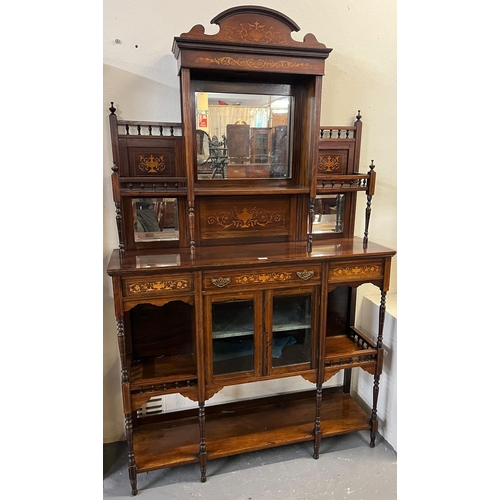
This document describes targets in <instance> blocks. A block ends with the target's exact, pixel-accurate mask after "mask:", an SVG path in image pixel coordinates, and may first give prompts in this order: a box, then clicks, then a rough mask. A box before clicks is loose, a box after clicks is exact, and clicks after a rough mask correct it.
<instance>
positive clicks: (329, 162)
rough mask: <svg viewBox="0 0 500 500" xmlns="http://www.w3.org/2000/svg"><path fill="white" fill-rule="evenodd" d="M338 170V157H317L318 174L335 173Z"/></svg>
mask: <svg viewBox="0 0 500 500" xmlns="http://www.w3.org/2000/svg"><path fill="white" fill-rule="evenodd" d="M338 170H340V156H330V155H323V156H320V157H319V165H318V171H319V172H337V171H338Z"/></svg>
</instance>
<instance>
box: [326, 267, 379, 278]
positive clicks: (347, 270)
mask: <svg viewBox="0 0 500 500" xmlns="http://www.w3.org/2000/svg"><path fill="white" fill-rule="evenodd" d="M381 274H382V266H380V265H375V264H372V265H364V266H356V265H352V266H342V267H334V268H333V269H332V270H331V271H330V277H334V278H372V277H374V276H380V275H381Z"/></svg>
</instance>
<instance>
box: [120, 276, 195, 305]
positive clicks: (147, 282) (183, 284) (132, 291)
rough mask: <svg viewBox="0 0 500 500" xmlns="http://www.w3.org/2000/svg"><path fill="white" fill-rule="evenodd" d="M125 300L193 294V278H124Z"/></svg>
mask: <svg viewBox="0 0 500 500" xmlns="http://www.w3.org/2000/svg"><path fill="white" fill-rule="evenodd" d="M122 285H123V296H124V298H127V299H131V298H139V297H151V296H154V297H161V296H165V295H172V294H174V293H176V294H178V293H179V292H192V290H193V276H192V275H191V274H162V275H158V276H147V277H146V276H142V277H140V278H123V279H122Z"/></svg>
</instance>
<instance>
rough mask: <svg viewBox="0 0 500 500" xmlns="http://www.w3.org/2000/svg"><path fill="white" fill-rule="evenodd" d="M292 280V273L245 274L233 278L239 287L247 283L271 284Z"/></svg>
mask: <svg viewBox="0 0 500 500" xmlns="http://www.w3.org/2000/svg"><path fill="white" fill-rule="evenodd" d="M291 278H292V273H287V272H282V273H259V274H246V275H242V276H238V277H236V278H235V282H236V283H238V284H239V285H245V284H247V283H271V282H276V281H287V280H289V279H291Z"/></svg>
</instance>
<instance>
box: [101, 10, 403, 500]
mask: <svg viewBox="0 0 500 500" xmlns="http://www.w3.org/2000/svg"><path fill="white" fill-rule="evenodd" d="M212 22H213V23H215V24H217V25H219V27H220V30H219V32H218V33H217V34H215V35H206V34H205V33H204V28H203V27H201V26H199V25H197V26H194V27H193V28H192V29H191V31H189V32H188V33H184V34H182V35H181V36H179V37H176V38H175V39H174V44H173V52H174V55H175V57H176V58H177V60H178V68H179V77H180V85H181V96H180V97H181V104H182V123H162V122H147V121H143V122H130V121H126V120H122V119H118V116H117V114H116V111H117V109H116V108H115V106H114V103H112V104H111V107H110V112H111V113H110V133H111V138H112V144H113V166H112V171H113V172H112V186H113V197H114V201H115V206H116V221H117V228H118V236H119V248H117V249H116V250H115V251H114V252H113V254H112V256H111V259H110V262H109V265H108V269H107V272H108V274H109V275H110V276H111V277H112V281H113V291H114V299H115V300H114V304H115V314H116V319H117V327H118V328H117V330H118V345H119V350H120V359H121V382H122V395H123V409H124V419H125V430H126V437H127V443H128V450H129V453H128V457H129V467H128V469H129V478H130V482H131V489H132V494H134V495H135V494H136V493H137V474H138V473H141V472H147V471H150V470H155V469H159V468H164V467H172V466H177V465H182V464H187V463H192V462H198V463H199V464H200V471H201V480H202V481H205V480H206V477H207V464H208V461H209V460H210V459H214V458H219V457H224V456H229V455H234V454H238V453H243V452H247V451H253V450H259V449H263V448H267V447H273V446H280V445H282V444H288V443H294V442H299V441H308V440H310V441H312V443H313V447H312V455H313V456H314V458H318V457H319V453H320V444H321V440H322V438H324V437H329V436H335V435H338V434H343V433H348V432H354V431H360V430H367V431H369V432H370V445H371V446H374V445H375V437H376V433H377V398H378V388H379V382H380V374H381V372H382V364H383V359H382V352H383V350H382V333H383V325H384V314H385V296H386V293H387V291H388V289H389V279H390V263H391V258H392V256H393V255H394V254H395V252H394V251H393V250H391V249H388V248H384V247H382V246H380V245H377V244H375V243H372V242H371V241H369V240H368V228H369V221H370V216H371V201H372V196H373V194H374V190H375V171H374V165H373V162H372V165H370V166H368V167H367V168H366V172H365V173H362V172H360V171H359V152H360V142H361V131H362V123H361V116H360V114H359V112H358V115H357V116H356V120H355V122H354V124H353V125H348V126H340V127H321V126H320V121H319V120H320V118H319V110H320V102H321V82H322V75H323V72H324V61H325V59H326V58H327V57H328V54H329V53H330V50H331V49H328V48H326V47H325V46H324V45H323V44H321V43H319V42H318V41H317V40H316V38H315V37H314V36H313V35H311V34H308V35H306V36H305V37H304V40H303V41H302V42H296V41H294V40H293V39H292V38H291V36H290V33H291V31H298V30H299V28H298V26H297V25H296V24H295V23H294V22H293V21H292V20H290V19H289V18H288V17H286V16H285V15H283V14H281V13H279V12H276V11H273V10H270V9H267V8H263V7H256V6H245V7H235V8H232V9H229V10H226V11H224V12H222V13H221V14H219V15H218V16H217V17H216V18H214V20H213V21H212ZM220 103H223V104H220ZM219 108H224V109H219ZM207 111H208V113H207ZM200 123H203V126H204V127H203V130H201V129H197V128H196V126H197V125H198V124H200ZM238 144H239V146H241V147H239V146H238ZM237 146H238V147H237ZM238 148H239V149H238ZM230 150H232V151H235V152H236V153H238V154H236V153H235V154H233V155H231V154H230V153H229V151H230ZM359 193H361V194H364V195H365V196H366V218H365V227H364V228H363V229H364V236H363V238H358V237H355V236H354V215H355V208H356V201H357V197H358V194H359ZM364 283H372V284H374V285H375V286H377V287H379V288H380V290H381V305H380V317H379V332H378V337H377V339H376V341H372V340H370V339H369V338H367V337H366V336H365V335H364V334H363V333H362V332H360V331H358V330H357V329H356V327H355V315H354V311H355V305H356V289H357V287H359V286H360V285H362V284H364ZM353 368H361V369H363V370H365V371H367V372H368V373H370V374H372V375H373V377H374V389H373V405H372V411H371V413H370V414H369V415H367V414H366V413H365V412H364V411H363V410H362V408H361V407H360V406H359V405H358V404H357V403H356V402H355V400H354V399H353V398H352V397H351V395H350V390H351V387H350V384H351V371H352V369H353ZM339 372H342V373H343V383H342V385H341V386H339V387H334V388H328V389H324V388H323V384H324V383H325V382H326V381H328V380H329V379H330V378H331V377H332V376H334V375H335V374H337V373H339ZM297 375H299V376H301V377H303V378H304V379H305V380H307V381H308V382H310V383H311V387H312V389H311V390H309V391H304V392H299V393H296V392H292V393H286V394H276V395H274V396H268V397H262V398H254V399H251V400H244V401H236V402H232V403H226V404H218V405H217V404H211V401H210V399H211V397H212V396H213V395H214V394H216V393H217V392H218V391H220V390H221V389H222V388H223V387H225V386H229V385H236V384H242V383H247V382H253V381H265V380H272V379H277V378H286V377H290V376H297ZM172 393H179V394H182V395H184V396H186V397H187V398H189V399H191V400H192V401H195V402H197V406H198V408H197V409H196V410H178V411H169V412H162V413H160V414H157V415H147V414H146V415H145V414H144V412H142V411H141V409H142V408H143V407H144V405H146V404H147V403H148V401H149V400H150V399H151V398H153V397H157V396H159V395H165V394H172Z"/></svg>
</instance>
